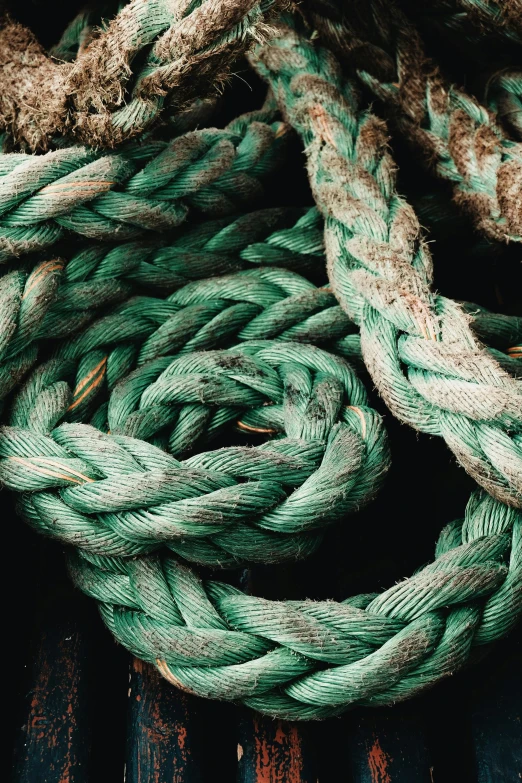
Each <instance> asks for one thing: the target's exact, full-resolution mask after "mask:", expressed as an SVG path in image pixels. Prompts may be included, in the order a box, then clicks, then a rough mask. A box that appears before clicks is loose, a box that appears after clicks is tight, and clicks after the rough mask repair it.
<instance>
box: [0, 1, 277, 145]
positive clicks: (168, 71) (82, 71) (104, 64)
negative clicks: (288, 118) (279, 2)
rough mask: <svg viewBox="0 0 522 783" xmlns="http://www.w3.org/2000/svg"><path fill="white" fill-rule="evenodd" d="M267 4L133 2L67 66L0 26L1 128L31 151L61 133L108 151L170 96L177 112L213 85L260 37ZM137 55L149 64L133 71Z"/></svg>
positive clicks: (22, 32)
mask: <svg viewBox="0 0 522 783" xmlns="http://www.w3.org/2000/svg"><path fill="white" fill-rule="evenodd" d="M270 6H271V2H270V0H261V2H258V0H196V2H186V1H185V0H177V1H176V2H170V1H169V0H131V2H130V3H128V4H127V5H125V6H124V7H123V9H122V10H121V11H120V12H119V14H117V16H116V17H115V18H114V19H113V20H112V21H111V23H110V24H109V25H108V26H107V28H106V29H105V30H103V31H101V32H100V33H99V35H98V36H97V37H95V38H93V40H91V42H90V44H89V46H88V47H87V48H86V49H85V50H84V51H83V52H81V53H80V54H79V56H78V57H77V59H76V61H75V62H74V63H57V62H55V61H53V60H52V59H50V58H48V57H47V55H46V54H45V52H44V51H43V49H42V48H41V46H40V45H39V44H38V42H37V41H36V40H35V39H34V36H33V35H32V34H31V33H30V32H29V31H28V30H26V29H25V28H24V27H22V26H21V25H20V24H18V23H16V22H11V21H10V20H8V19H7V20H4V22H3V24H2V29H1V30H0V51H1V52H2V58H1V62H2V65H1V70H0V78H1V81H2V85H3V88H4V89H3V90H2V93H1V94H0V124H1V125H4V126H5V127H6V128H7V129H8V130H9V132H10V134H11V135H12V137H13V138H14V140H15V141H16V142H17V143H24V144H26V145H27V146H29V148H30V149H33V150H36V149H39V150H45V149H47V148H48V146H49V143H50V141H51V139H52V137H53V136H54V135H56V134H58V133H64V132H70V133H73V134H74V136H75V137H76V138H77V139H78V140H79V141H81V142H82V143H86V144H90V145H98V146H99V145H101V146H106V147H113V146H115V145H116V144H118V143H120V142H121V141H123V140H125V139H129V138H131V137H133V136H136V135H137V134H140V133H142V132H143V131H144V130H145V129H146V128H147V127H149V126H150V124H151V123H152V122H153V121H154V120H155V119H156V118H157V116H158V114H159V113H160V111H161V109H162V107H163V105H164V103H165V97H166V96H167V95H169V96H170V100H171V101H172V100H175V102H176V105H177V106H178V107H181V106H183V105H184V104H186V103H187V102H188V101H192V100H193V99H194V98H198V97H204V96H205V95H206V94H207V93H208V92H209V91H210V90H211V88H213V89H215V87H216V86H219V84H220V83H221V82H222V81H223V80H224V79H225V78H226V77H227V75H228V72H229V68H230V66H231V64H232V62H233V61H234V60H235V59H236V58H237V57H238V56H239V55H240V54H241V53H243V52H244V50H245V49H246V48H247V46H248V45H249V43H250V41H251V40H252V38H253V37H259V34H260V33H261V32H262V30H263V28H264V18H265V16H266V13H267V11H268V9H269V8H270ZM140 52H144V53H146V57H145V58H144V62H143V63H142V64H141V66H140V68H139V71H138V72H137V73H134V74H133V73H132V69H131V65H132V63H133V61H134V60H135V58H136V56H137V55H138V54H139V53H140ZM131 77H132V85H133V86H132V90H131V92H130V95H129V94H128V92H127V89H126V88H127V86H128V85H129V83H130V81H131Z"/></svg>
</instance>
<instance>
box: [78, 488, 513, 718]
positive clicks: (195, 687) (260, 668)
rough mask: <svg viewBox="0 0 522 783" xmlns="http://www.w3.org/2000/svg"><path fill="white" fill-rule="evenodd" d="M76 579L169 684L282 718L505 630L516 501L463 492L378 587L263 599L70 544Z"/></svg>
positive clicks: (451, 665)
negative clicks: (348, 594) (393, 580)
mask: <svg viewBox="0 0 522 783" xmlns="http://www.w3.org/2000/svg"><path fill="white" fill-rule="evenodd" d="M70 571H71V575H72V577H73V579H74V581H75V583H76V585H77V586H78V587H79V588H80V589H82V590H83V591H84V592H85V593H87V594H88V595H90V596H92V597H93V598H95V599H96V600H97V601H98V602H99V606H100V611H101V614H102V617H103V619H104V620H105V622H106V624H107V625H108V627H109V628H110V630H111V631H112V633H113V634H114V636H115V637H116V639H118V641H120V642H121V643H122V644H123V645H124V646H125V647H127V648H128V649H130V650H131V651H132V652H133V653H134V654H135V655H138V656H139V657H140V658H143V659H145V660H147V661H150V662H151V663H154V664H156V666H157V667H158V669H159V671H160V672H161V674H163V676H164V677H166V678H167V679H168V680H169V681H170V682H171V683H172V684H173V685H175V686H176V687H178V688H182V689H183V690H185V691H188V692H189V693H195V694H197V695H199V696H205V697H207V698H214V699H228V700H234V701H242V702H243V703H245V704H247V705H248V706H250V707H253V708H254V709H256V710H259V711H261V712H264V713H267V714H269V715H274V716H279V717H282V718H287V719H292V720H295V719H313V718H326V717H329V716H331V715H338V714H340V713H342V712H344V711H346V710H347V709H350V708H351V707H354V706H358V705H366V706H379V705H383V704H390V703H394V702H397V701H401V700H403V699H407V698H410V697H411V696H413V695H415V694H417V693H419V692H421V691H423V690H424V689H426V688H429V687H431V686H432V685H434V684H435V683H436V682H438V681H440V680H441V679H444V678H445V677H448V676H450V675H452V674H454V673H455V672H457V671H458V670H459V669H461V668H462V666H464V665H465V664H466V663H467V662H468V661H469V659H470V658H472V657H473V654H474V652H475V651H476V650H477V649H480V648H481V647H483V646H484V645H487V644H490V643H491V642H494V641H495V640H497V639H499V638H501V637H502V636H504V635H505V634H506V633H508V632H509V630H510V629H511V628H513V627H514V625H515V624H516V623H517V622H518V620H519V618H520V614H521V611H522V519H521V515H520V512H517V511H516V510H514V509H510V508H508V507H507V506H505V505H503V504H500V503H498V502H497V501H495V500H493V498H491V497H489V496H487V495H486V494H485V493H481V492H477V493H475V494H474V495H473V496H472V498H471V500H470V502H469V503H468V506H467V509H466V515H465V518H464V520H457V521H456V522H454V523H452V524H450V525H448V526H447V527H446V528H445V529H444V530H443V531H442V533H441V535H440V537H439V540H438V543H437V547H436V553H435V560H434V561H433V563H430V564H429V565H427V566H425V567H424V568H422V569H421V570H420V571H417V572H416V574H415V575H414V576H412V577H410V578H409V579H406V580H404V581H402V582H399V583H398V584H396V585H394V586H393V587H391V588H390V589H388V590H386V591H385V592H384V593H380V594H371V595H359V596H354V597H352V598H348V599H346V600H345V601H343V602H341V603H335V602H333V601H268V600H264V599H261V598H257V597H254V596H250V595H245V594H243V593H241V592H240V591H239V590H236V589H235V588H233V587H231V586H229V585H227V584H223V583H220V582H205V583H202V582H201V581H200V580H199V578H198V577H197V576H196V575H195V574H194V573H193V572H191V571H190V570H189V569H187V568H186V567H184V566H183V565H181V564H180V563H179V562H178V561H177V560H176V559H174V558H173V557H169V556H163V557H161V558H160V557H155V556H145V557H138V558H135V559H132V558H131V559H125V560H124V559H121V558H109V557H105V558H103V557H96V556H91V555H86V554H85V553H84V554H83V555H82V556H80V555H79V554H78V555H76V556H73V557H72V558H71V565H70Z"/></svg>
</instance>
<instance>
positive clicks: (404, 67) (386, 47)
mask: <svg viewBox="0 0 522 783" xmlns="http://www.w3.org/2000/svg"><path fill="white" fill-rule="evenodd" d="M370 8H371V11H372V14H373V16H372V23H371V25H370V24H366V25H365V24H364V23H362V22H361V23H360V24H359V23H358V22H357V21H354V22H353V23H352V20H351V19H350V18H349V17H344V16H343V17H342V20H341V21H336V25H335V28H334V26H333V24H332V23H330V20H329V19H327V18H324V17H323V16H322V14H323V13H328V10H329V6H328V5H324V6H323V5H321V6H320V12H319V11H317V10H314V6H313V5H312V6H311V15H312V19H313V23H314V24H315V25H316V26H317V29H318V30H319V31H320V33H321V34H322V35H323V37H324V39H325V40H326V41H327V42H328V43H330V44H331V45H332V46H333V47H334V48H335V49H337V51H339V52H341V53H342V54H348V55H351V59H352V60H354V61H355V62H354V64H355V67H356V69H357V73H358V76H359V78H360V79H361V80H362V81H363V82H364V84H366V85H367V86H368V87H369V88H370V89H371V90H372V91H373V92H374V93H375V95H377V96H378V97H379V98H381V99H382V100H383V101H385V102H386V103H389V104H390V105H391V106H392V107H393V108H394V109H395V112H394V119H395V121H396V123H397V126H398V128H399V129H400V130H401V131H402V132H403V133H404V135H405V136H406V137H407V138H408V139H409V140H410V141H411V143H412V144H413V145H414V146H415V147H416V148H417V149H418V150H420V151H421V152H422V154H423V156H424V158H425V160H426V163H427V164H428V165H429V166H430V167H431V168H432V169H433V170H434V172H435V173H436V174H437V175H438V176H439V177H441V178H442V179H446V180H449V181H450V182H452V183H453V187H454V190H453V192H454V198H455V201H456V202H457V203H458V204H459V206H460V207H461V208H462V209H464V210H466V211H467V212H469V213H470V215H471V216H472V218H473V220H474V222H475V224H476V226H477V228H478V229H479V230H480V231H482V232H484V233H485V234H486V235H487V236H488V237H490V238H492V239H495V240H498V241H514V242H521V241H522V195H521V194H522V145H521V144H519V143H515V142H512V141H510V140H508V139H506V137H505V135H504V133H503V130H502V128H501V127H500V125H499V124H498V123H497V122H496V121H495V118H494V117H493V116H492V115H491V114H490V113H489V112H488V110H487V109H486V108H484V107H483V106H481V105H480V104H479V103H478V102H477V101H476V100H475V99H474V98H472V97H471V96H470V95H468V94H467V93H465V92H463V91H462V90H459V89H457V88H455V87H454V86H451V85H448V84H447V83H446V82H445V80H444V78H443V77H442V75H441V73H440V71H439V70H438V68H437V67H436V66H435V65H434V63H433V62H432V61H430V60H428V59H427V58H426V55H425V53H424V51H423V46H422V43H421V40H420V38H419V35H418V34H417V32H416V30H415V28H414V27H413V26H412V25H411V24H410V23H409V21H408V20H407V19H406V18H405V16H404V15H403V14H402V13H401V11H400V10H399V9H397V8H395V7H391V6H390V4H389V3H387V4H385V3H384V2H381V1H380V0H372V5H371V7H370ZM346 11H347V13H348V12H349V9H348V8H347V9H346ZM376 38H377V40H374V39H376Z"/></svg>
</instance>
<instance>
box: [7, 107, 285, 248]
mask: <svg viewBox="0 0 522 783" xmlns="http://www.w3.org/2000/svg"><path fill="white" fill-rule="evenodd" d="M286 134H287V127H286V126H285V125H284V123H282V122H279V121H274V118H273V116H272V112H270V110H267V111H266V112H265V111H261V112H252V113H250V114H246V115H243V116H241V117H239V118H238V119H236V120H234V121H233V122H232V123H230V124H229V125H228V126H227V127H226V128H225V129H223V130H218V129H215V128H210V129H205V130H201V131H193V132H191V133H186V134H184V135H183V136H180V137H179V138H176V139H174V140H173V141H171V142H169V143H167V142H161V141H153V142H150V143H149V144H147V143H144V144H139V143H137V144H135V145H132V144H131V145H129V146H127V147H126V148H124V149H122V150H120V151H118V152H115V153H103V152H100V151H97V150H93V149H90V148H86V147H69V148H65V149H60V150H56V151H55V152H48V153H46V154H45V155H39V156H33V155H22V154H19V153H12V154H5V155H1V156H0V189H1V195H0V262H2V261H6V260H9V259H10V258H11V257H12V256H16V255H20V254H22V253H27V252H30V251H35V250H40V249H42V248H46V247H49V246H51V245H53V244H54V243H56V242H57V241H58V240H59V239H60V238H61V237H62V236H63V234H64V231H65V230H68V231H72V232H75V233H77V234H80V235H82V236H85V237H89V238H91V239H112V240H114V239H115V238H118V239H119V240H121V241H125V240H129V239H134V238H135V237H137V236H140V235H143V234H144V233H145V234H146V233H147V232H151V231H154V232H157V231H167V230H169V229H173V228H175V227H177V226H179V225H180V223H182V222H183V221H184V220H185V219H186V217H187V214H188V212H189V209H190V208H192V209H195V210H199V211H202V212H205V213H207V214H211V215H223V214H227V213H231V212H234V211H237V210H238V208H239V206H240V205H241V206H243V207H244V205H245V203H248V201H249V200H254V199H255V198H259V196H260V194H261V193H262V192H263V191H262V185H261V184H260V181H262V180H263V179H264V178H265V177H266V176H267V175H268V174H270V173H271V172H272V171H273V170H274V169H275V168H276V167H277V165H278V164H279V163H280V161H281V159H282V155H283V151H284V148H285V145H286Z"/></svg>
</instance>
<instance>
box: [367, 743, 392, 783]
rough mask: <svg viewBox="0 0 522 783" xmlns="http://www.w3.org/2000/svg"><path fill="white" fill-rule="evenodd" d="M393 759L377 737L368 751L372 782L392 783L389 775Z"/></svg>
mask: <svg viewBox="0 0 522 783" xmlns="http://www.w3.org/2000/svg"><path fill="white" fill-rule="evenodd" d="M391 760H392V759H391V758H390V756H388V754H387V753H385V752H384V750H383V749H382V748H381V743H380V742H379V739H378V738H377V737H376V738H375V741H374V743H373V745H372V746H371V748H370V750H369V751H368V767H369V768H370V775H371V776H372V783H392V779H391V777H390V775H389V771H388V770H389V763H390V761H391Z"/></svg>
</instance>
